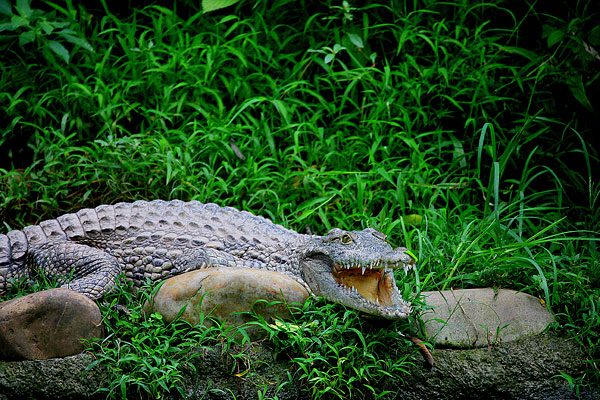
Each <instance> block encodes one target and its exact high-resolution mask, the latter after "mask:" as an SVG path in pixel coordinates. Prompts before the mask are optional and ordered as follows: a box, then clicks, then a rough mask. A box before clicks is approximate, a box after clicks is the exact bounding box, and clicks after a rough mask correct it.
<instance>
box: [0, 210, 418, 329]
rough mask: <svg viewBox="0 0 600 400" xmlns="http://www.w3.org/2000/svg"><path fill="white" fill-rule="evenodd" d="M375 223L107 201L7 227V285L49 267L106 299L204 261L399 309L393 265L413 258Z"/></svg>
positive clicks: (3, 262)
mask: <svg viewBox="0 0 600 400" xmlns="http://www.w3.org/2000/svg"><path fill="white" fill-rule="evenodd" d="M406 252H407V250H406V249H404V248H397V249H393V248H392V247H391V246H390V245H389V244H388V243H387V242H386V241H385V236H384V235H383V234H382V233H380V232H377V231H376V230H374V229H370V228H369V229H365V230H362V231H350V232H346V231H342V230H340V229H333V230H331V231H329V233H328V234H327V235H326V236H314V235H302V234H299V233H297V232H294V231H292V230H289V229H286V228H284V227H282V226H280V225H276V224H273V223H272V222H271V221H269V220H267V219H265V218H262V217H257V216H254V215H252V214H250V213H248V212H245V211H238V210H236V209H235V208H231V207H223V208H222V207H219V206H217V205H215V204H202V203H199V202H197V201H192V202H187V203H186V202H182V201H178V200H173V201H162V200H155V201H152V202H146V201H136V202H134V203H118V204H115V205H103V206H99V207H96V208H95V209H83V210H80V211H78V212H77V213H75V214H65V215H62V216H61V217H58V218H57V219H54V220H48V221H43V222H41V223H40V224H39V225H32V226H27V227H25V228H24V229H23V230H22V231H18V230H15V231H11V232H9V233H8V234H7V235H0V295H1V294H2V293H3V292H5V291H6V290H7V289H8V288H9V287H10V286H11V280H12V278H15V279H18V278H23V277H25V278H32V277H33V276H34V275H36V274H39V273H43V274H44V275H45V276H47V277H51V278H56V279H57V280H58V282H59V283H60V284H62V285H63V287H67V288H69V289H72V290H75V291H77V292H80V293H83V294H85V295H87V296H88V297H90V298H92V299H98V298H101V297H102V296H103V294H104V293H105V292H106V291H108V290H110V288H111V286H113V285H114V284H115V279H116V277H117V276H118V275H119V274H120V273H123V274H124V275H125V277H126V278H127V279H129V280H131V281H133V283H134V285H135V286H137V287H140V286H142V284H143V283H144V282H145V281H146V279H150V280H152V281H160V280H163V279H167V278H169V277H172V276H175V275H178V274H181V273H184V272H187V271H192V270H196V269H200V268H211V267H222V266H231V267H246V268H258V269H268V270H272V271H277V272H280V273H282V274H285V275H288V276H291V277H292V278H294V279H295V280H297V281H298V282H299V283H301V284H302V285H304V286H306V287H307V288H308V289H309V290H310V291H311V292H312V293H313V294H315V295H317V296H323V297H325V298H327V299H329V300H331V301H334V302H336V303H341V304H344V305H345V306H347V307H351V308H354V309H357V310H361V311H364V312H367V313H369V314H373V315H378V316H381V317H384V318H389V319H396V318H404V317H406V316H408V315H409V313H410V311H411V309H410V305H409V304H408V303H407V302H405V301H404V300H403V299H402V297H401V296H400V293H399V292H398V290H397V288H396V283H395V280H394V273H393V270H394V269H398V268H403V269H404V271H405V272H406V271H407V270H408V269H410V268H413V267H414V262H415V261H414V260H413V258H412V257H411V256H409V255H408V254H407V253H406Z"/></svg>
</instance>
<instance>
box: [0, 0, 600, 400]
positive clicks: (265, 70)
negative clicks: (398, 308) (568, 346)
mask: <svg viewBox="0 0 600 400" xmlns="http://www.w3.org/2000/svg"><path fill="white" fill-rule="evenodd" d="M559 3H560V4H559ZM559 3H556V4H555V5H554V6H551V5H548V4H542V2H520V1H511V0H490V1H487V2H483V3H477V4H473V3H472V2H459V1H456V2H439V1H432V0H421V1H414V2H405V1H394V0H392V1H389V2H371V3H369V4H367V5H364V4H358V3H354V2H351V1H342V2H338V1H326V2H322V1H314V2H312V1H308V2H299V1H298V2H293V1H273V2H265V1H257V2H245V1H242V2H239V3H237V4H236V5H235V6H234V7H231V8H225V9H221V10H217V11H214V12H211V13H204V12H203V11H202V10H201V9H200V8H199V4H195V3H191V2H187V1H186V2H173V4H168V5H167V4H166V3H161V4H160V5H159V4H146V3H144V4H141V3H140V4H136V3H135V2H134V3H132V4H130V7H127V8H124V7H122V5H121V4H119V3H118V2H113V1H108V0H104V1H101V2H100V3H98V4H95V5H93V4H86V5H83V4H74V3H73V2H71V1H65V2H58V1H56V2H54V1H47V2H44V3H35V2H33V3H30V2H28V1H27V0H19V1H16V2H9V1H0V51H1V52H2V54H3V59H4V61H3V62H2V63H0V120H1V121H2V124H1V125H0V154H2V157H1V158H0V213H1V215H2V218H1V220H2V224H3V225H2V227H1V229H2V230H1V232H2V233H5V232H6V231H8V230H9V229H18V228H21V227H22V226H24V225H27V224H32V223H37V222H39V221H40V220H42V219H47V218H53V217H56V216H58V215H60V214H63V213H65V212H69V211H72V210H76V209H79V208H82V207H88V206H96V205H99V204H102V203H115V202H117V201H132V200H139V199H154V198H163V199H173V198H178V199H182V200H191V199H197V200H200V201H203V202H217V203H219V204H221V205H232V206H235V207H237V208H239V209H244V210H248V211H252V212H254V213H255V214H258V215H262V216H265V217H268V218H270V219H272V220H274V221H275V222H278V223H282V224H284V225H285V226H287V227H289V228H292V229H295V230H297V231H299V232H313V233H319V234H322V233H324V232H326V231H327V230H328V229H330V228H332V227H340V228H343V229H361V228H365V227H374V228H377V229H378V230H380V231H382V232H384V233H385V234H387V235H388V237H389V239H390V241H391V242H392V243H393V244H394V245H396V246H400V245H402V246H406V247H408V248H410V249H411V250H412V251H413V252H414V253H415V254H416V255H417V256H418V258H419V265H418V268H417V271H416V277H412V278H410V279H405V280H403V281H402V283H401V284H400V285H401V289H402V290H403V291H404V292H405V294H406V296H405V298H407V297H408V298H416V299H417V301H418V295H419V293H420V292H421V291H425V290H442V289H449V288H469V287H487V286H492V287H503V288H511V289H516V290H519V291H524V292H526V293H529V294H532V295H534V296H538V297H539V298H540V300H541V301H543V302H544V304H545V305H546V306H547V307H548V308H549V309H550V310H551V311H552V312H553V313H555V315H556V317H557V324H556V327H554V329H559V330H561V331H562V332H564V334H565V335H567V336H568V337H570V338H572V340H575V341H577V342H578V343H579V344H580V345H581V347H582V349H583V350H584V351H585V352H586V355H587V357H588V359H589V360H590V361H589V369H588V370H586V371H582V373H581V375H579V376H575V377H571V376H568V377H565V378H566V379H568V380H569V381H570V382H572V383H573V385H574V386H577V385H593V384H597V383H598V382H599V381H600V374H599V373H598V364H597V363H598V359H599V358H600V349H599V347H598V344H597V343H598V341H599V326H600V317H599V314H598V309H599V307H600V289H599V287H600V267H599V261H598V260H600V257H599V255H598V244H597V241H598V232H599V231H600V207H599V206H600V181H599V180H598V173H599V172H600V169H599V165H600V164H599V162H598V151H597V148H596V147H595V146H594V142H593V141H594V139H595V130H594V129H595V127H596V126H597V125H598V122H599V121H598V104H599V103H598V93H600V90H599V89H600V88H599V85H600V80H599V76H600V56H599V55H598V51H599V49H600V29H599V28H598V26H600V25H599V24H598V20H599V16H598V14H597V13H596V9H595V8H594V7H593V3H594V2H593V1H591V0H581V1H576V2H566V1H565V2H559ZM553 7H556V8H553ZM398 278H402V277H400V276H399V277H398ZM123 300H124V301H125V302H127V301H126V299H123ZM129 307H131V308H132V309H134V307H133V305H131V304H130V305H129ZM311 307H312V308H311V309H310V310H309V312H307V313H305V315H306V319H305V320H300V321H296V325H298V326H300V329H304V330H306V332H309V333H307V334H306V335H305V336H302V338H306V337H308V338H310V340H313V339H314V340H318V338H321V339H320V340H323V341H325V340H327V341H329V342H331V343H334V344H333V345H332V347H329V348H328V349H327V350H326V351H327V352H328V353H326V354H318V353H317V352H315V351H314V349H315V348H316V347H311V342H310V340H309V339H306V340H305V339H302V338H299V337H296V340H294V335H295V333H293V332H291V331H290V336H289V338H288V339H285V338H284V339H282V341H281V342H279V344H278V346H281V347H280V348H281V349H286V351H290V352H292V353H296V354H299V353H302V354H304V358H305V359H306V360H308V359H309V358H310V359H311V360H313V361H311V362H313V363H314V362H315V361H314V360H317V358H319V357H321V358H319V359H318V362H317V364H318V365H319V367H318V368H315V369H305V368H303V366H304V367H305V366H306V365H308V362H304V361H302V360H300V359H301V358H302V357H299V356H296V358H297V360H296V361H297V365H298V368H297V369H296V370H295V371H296V373H297V374H298V375H297V376H298V377H300V378H301V379H303V380H305V381H308V382H312V383H314V385H312V386H311V385H307V386H306V387H307V390H312V392H311V395H312V396H313V397H319V396H331V397H335V396H338V397H344V396H348V395H349V394H352V393H355V394H356V393H360V394H362V395H368V394H372V395H385V393H383V392H378V393H375V392H373V390H375V389H373V390H371V389H369V388H368V387H366V386H365V385H364V384H363V383H364V381H363V382H362V383H361V382H349V381H348V380H347V379H345V377H347V376H348V374H349V371H346V370H342V371H339V370H337V371H336V370H335V369H334V368H332V367H331V365H329V364H328V363H329V360H330V357H332V354H335V356H338V357H339V356H340V354H344V357H349V358H353V357H354V358H353V360H355V361H356V362H357V365H361V366H362V367H361V368H363V369H362V370H361V371H363V372H364V373H365V374H366V375H365V376H367V375H368V377H369V380H370V381H376V380H377V379H388V378H389V376H390V374H391V375H393V376H399V377H400V378H401V371H400V370H401V369H402V364H401V361H399V362H398V364H394V363H393V362H391V361H390V360H388V359H387V358H386V357H385V356H384V355H382V353H381V350H380V348H379V347H378V346H379V345H378V343H385V340H388V339H390V338H389V337H387V336H386V335H390V334H391V333H389V332H388V333H385V332H372V331H369V330H365V328H364V327H362V326H361V324H360V322H358V321H356V319H355V317H356V316H355V314H353V313H352V312H348V311H347V310H343V309H340V308H339V307H333V308H329V306H328V305H326V303H319V302H317V303H316V304H313V303H311ZM107 312H108V311H107ZM314 313H320V314H319V315H320V317H319V319H321V320H331V319H332V318H333V320H336V321H337V320H338V319H339V320H342V321H346V322H344V324H346V323H348V325H347V326H344V330H345V331H346V330H347V331H348V332H349V336H351V337H353V339H352V341H351V342H344V341H343V340H341V339H340V340H338V338H332V337H331V335H332V334H333V333H332V332H331V331H329V330H327V329H324V328H323V327H319V325H310V324H311V322H312V321H313V320H315V319H317V318H316V317H315V314H314ZM113 317H114V318H117V319H116V320H113V321H120V320H119V319H118V318H120V317H118V316H113ZM125 321H126V320H125ZM347 321H352V322H347ZM114 324H115V326H116V325H119V324H121V325H119V326H121V327H122V328H123V329H126V328H127V322H124V321H122V322H114ZM149 324H150V325H149V326H148V327H147V329H157V326H162V325H161V324H163V323H162V322H161V321H159V320H154V321H153V322H151V323H150V322H149ZM163 325H164V324H163ZM161 329H163V328H161ZM165 329H166V330H164V331H161V335H162V336H164V337H167V336H169V335H170V334H172V333H174V332H175V331H172V330H169V329H171V328H165ZM177 329H179V328H176V331H177ZM182 329H183V328H182ZM394 330H395V329H394ZM398 330H400V327H398ZM118 331H119V329H115V335H114V336H112V337H111V339H112V338H114V340H119V339H117V334H116V332H118ZM177 332H179V331H177ZM128 334H129V335H132V337H135V335H137V334H139V335H144V333H141V331H140V332H137V331H136V332H135V333H134V334H133V333H128ZM189 335H190V338H191V339H190V340H192V339H194V337H193V335H195V334H192V333H190V334H189ZM215 335H216V336H215V337H213V339H214V338H216V337H218V334H215ZM315 338H316V339H315ZM195 339H197V338H195ZM274 340H275V339H274ZM363 342H364V343H365V352H364V353H360V354H361V355H360V357H363V358H362V359H357V358H355V357H358V355H357V354H354V353H353V352H352V351H350V350H349V349H350V348H351V347H352V346H355V345H356V344H357V343H359V344H360V343H363ZM132 343H133V342H132ZM178 343H179V344H178V345H176V346H174V348H173V351H175V352H177V351H178V349H185V348H187V347H186V346H187V344H181V343H184V342H178ZM185 343H187V342H185ZM139 346H141V345H139ZM108 348H111V346H110V345H109V346H108ZM135 348H136V345H133V349H135ZM138 349H139V350H140V351H142V349H141V348H139V347H138ZM367 350H368V351H367ZM346 351H347V352H346ZM344 352H346V353H344ZM177 354H178V355H179V354H180V353H177ZM364 354H367V356H364ZM182 357H183V356H182ZM311 357H312V358H311ZM365 357H366V358H365ZM173 359H174V360H178V358H177V357H174V358H173ZM182 360H183V358H182ZM381 360H384V361H381ZM125 361H126V360H115V362H117V363H121V364H119V365H124V363H125ZM388 361H390V363H388ZM377 363H381V364H377ZM184 364H185V365H187V364H186V361H185V360H183V361H181V365H184ZM376 364H377V367H376V368H375V367H372V366H374V365H376ZM171 367H172V368H171ZM171 367H169V368H171V369H170V370H172V371H173V374H172V375H171V377H172V380H171V381H168V382H166V381H164V382H162V383H161V382H158V381H157V382H154V381H152V382H154V383H156V385H155V386H152V387H147V388H144V387H141V389H140V390H141V391H144V390H147V391H148V392H149V393H152V394H156V393H159V392H160V391H161V390H164V391H169V390H172V389H173V387H171V386H169V385H171V384H172V382H176V380H177V377H178V376H179V375H178V372H177V371H178V368H179V367H178V366H177V365H172V366H171ZM135 368H137V367H135ZM135 368H134V369H135ZM132 379H133V378H132ZM169 379H170V378H169ZM355 383H356V384H355ZM128 384H130V382H129V383H128ZM112 385H113V386H111V387H109V388H107V393H110V394H111V395H114V396H116V397H118V396H119V395H120V394H121V393H122V392H121V390H122V385H121V383H118V384H117V383H114V382H113V384H112ZM123 385H124V384H123ZM371 386H372V385H371ZM328 387H330V388H331V389H327V388H328ZM372 387H375V386H372ZM309 388H312V389H309Z"/></svg>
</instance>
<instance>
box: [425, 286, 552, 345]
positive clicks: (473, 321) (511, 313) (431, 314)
mask: <svg viewBox="0 0 600 400" xmlns="http://www.w3.org/2000/svg"><path fill="white" fill-rule="evenodd" d="M423 295H424V296H425V303H426V304H427V306H431V307H433V308H432V309H430V310H427V311H425V312H424V313H423V314H422V315H421V320H422V322H423V323H424V325H425V331H426V332H427V336H428V338H429V340H432V341H435V343H436V345H441V346H447V347H454V348H463V349H468V348H473V347H483V346H488V345H491V344H497V343H498V342H500V341H502V342H511V341H513V340H516V339H518V338H520V337H523V336H528V335H536V334H539V333H541V332H543V331H544V330H545V329H546V328H547V327H548V325H549V324H550V323H552V322H553V321H554V317H553V316H552V314H551V313H550V312H549V311H548V310H547V309H546V307H545V306H544V305H542V304H541V302H540V300H539V299H538V298H536V297H533V296H531V295H528V294H526V293H519V292H516V291H514V290H508V289H498V290H497V291H495V290H494V289H491V288H485V289H459V290H445V291H442V292H423Z"/></svg>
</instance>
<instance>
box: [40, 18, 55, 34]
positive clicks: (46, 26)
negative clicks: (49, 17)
mask: <svg viewBox="0 0 600 400" xmlns="http://www.w3.org/2000/svg"><path fill="white" fill-rule="evenodd" d="M39 25H40V28H42V30H43V31H44V33H45V34H46V35H49V34H51V33H52V31H53V30H54V27H53V26H52V24H49V23H48V22H47V21H41V22H40V23H39Z"/></svg>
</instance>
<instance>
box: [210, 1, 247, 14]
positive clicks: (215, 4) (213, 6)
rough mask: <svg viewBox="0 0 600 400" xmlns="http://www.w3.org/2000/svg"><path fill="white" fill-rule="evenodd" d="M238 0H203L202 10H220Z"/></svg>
mask: <svg viewBox="0 0 600 400" xmlns="http://www.w3.org/2000/svg"><path fill="white" fill-rule="evenodd" d="M238 1H239V0H202V11H203V12H205V13H207V12H210V11H215V10H220V9H221V8H225V7H229V6H231V5H233V4H235V3H237V2H238Z"/></svg>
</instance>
